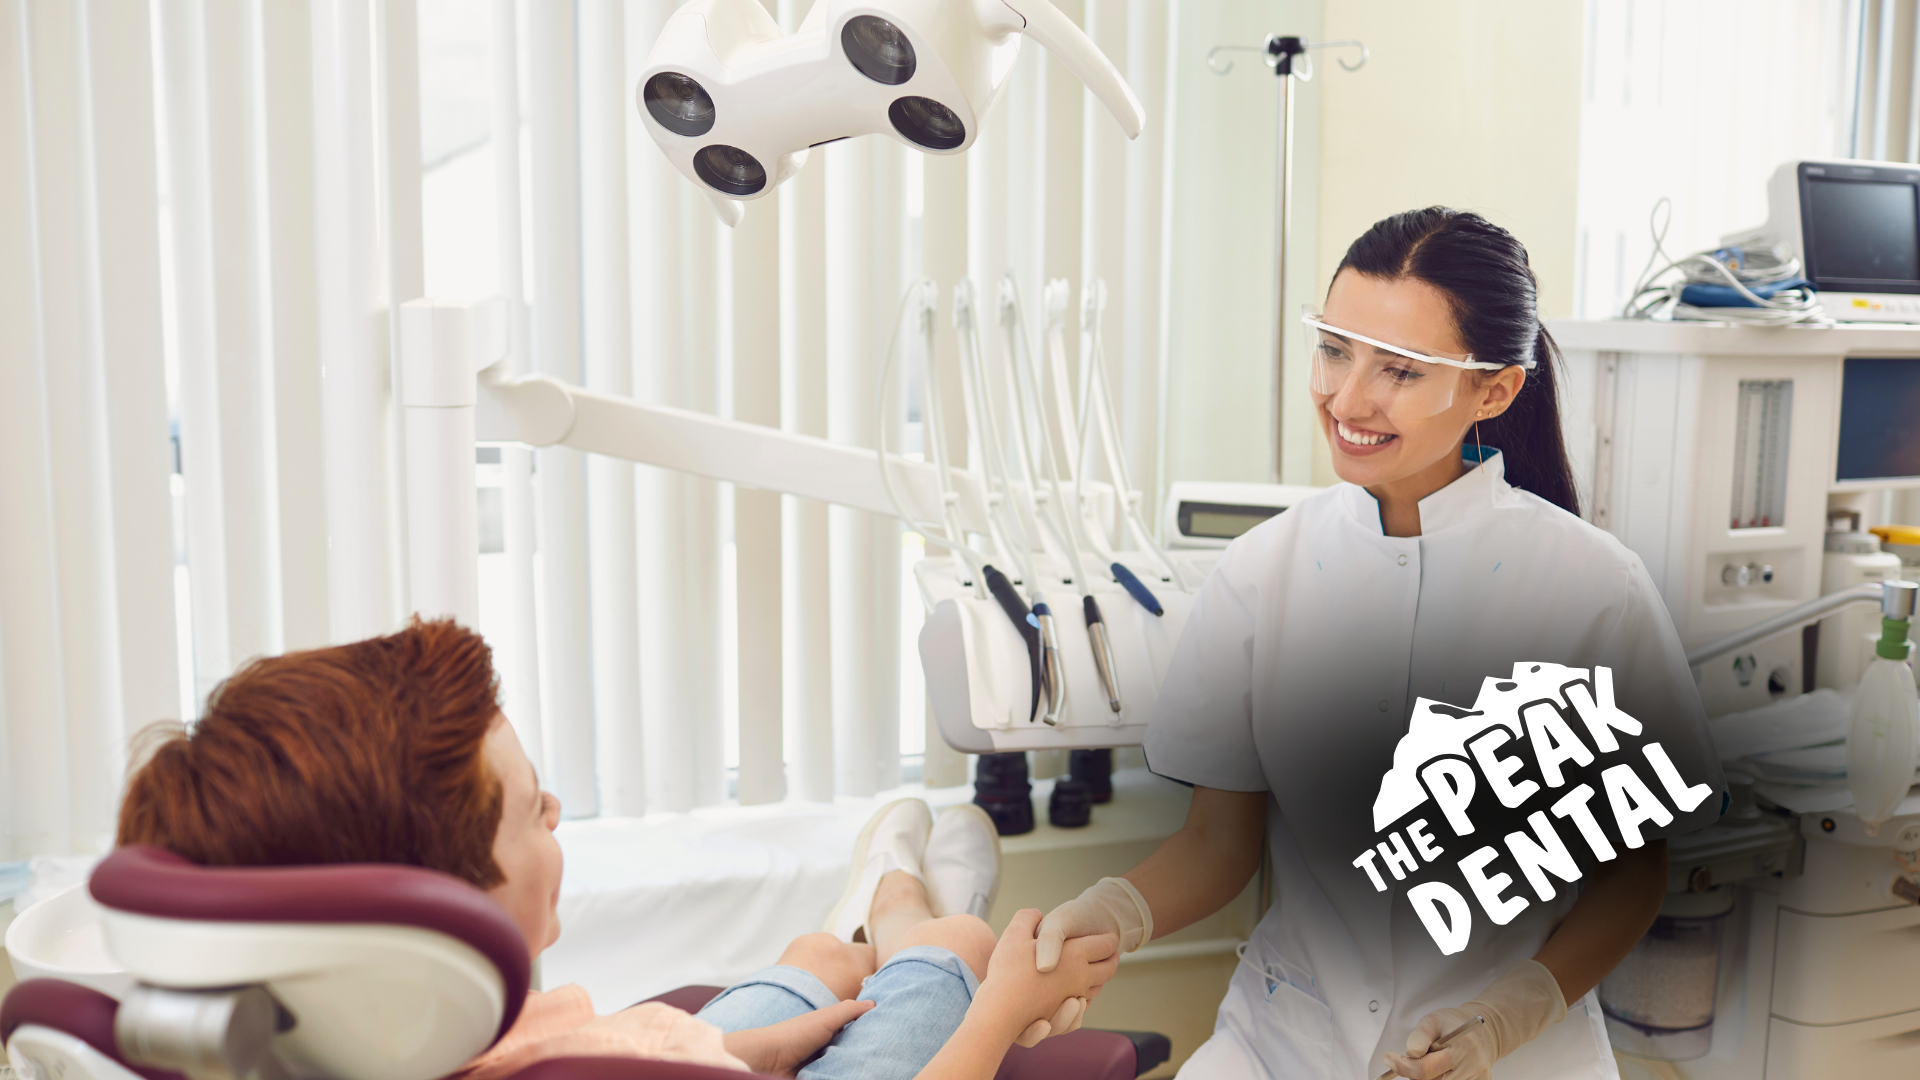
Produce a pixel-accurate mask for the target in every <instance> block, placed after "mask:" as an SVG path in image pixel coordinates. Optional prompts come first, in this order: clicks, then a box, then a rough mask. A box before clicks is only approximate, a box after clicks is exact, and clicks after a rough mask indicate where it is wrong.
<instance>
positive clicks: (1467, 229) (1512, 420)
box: [1334, 206, 1580, 515]
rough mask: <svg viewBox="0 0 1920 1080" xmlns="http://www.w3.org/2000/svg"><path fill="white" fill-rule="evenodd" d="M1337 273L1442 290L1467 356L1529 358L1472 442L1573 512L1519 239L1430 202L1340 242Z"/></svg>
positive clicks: (1521, 482) (1549, 372)
mask: <svg viewBox="0 0 1920 1080" xmlns="http://www.w3.org/2000/svg"><path fill="white" fill-rule="evenodd" d="M1340 270H1352V271H1354V272H1355V273H1360V274H1365V275H1367V276H1368V277H1374V278H1382V279H1385V280H1394V279H1397V278H1410V279H1412V280H1415V281H1421V282H1425V283H1426V284H1428V285H1431V286H1433V287H1434V288H1436V289H1438V290H1440V292H1441V293H1442V294H1444V295H1445V296H1446V298H1447V303H1448V305H1449V306H1450V307H1451V308H1452V309H1453V322H1454V329H1455V330H1456V331H1458V332H1459V335H1460V340H1461V341H1463V342H1465V343H1466V346H1467V349H1468V351H1469V352H1471V353H1473V356H1474V359H1476V360H1491V361H1495V362H1497V363H1504V364H1518V363H1523V362H1525V361H1526V360H1527V359H1529V358H1531V359H1532V360H1533V361H1534V369H1533V370H1532V371H1529V372H1527V380H1526V382H1525V383H1523V384H1522V385H1521V388H1520V393H1519V395H1518V396H1517V397H1515V398H1514V400H1513V404H1512V405H1511V406H1509V407H1508V408H1507V411H1506V412H1504V413H1501V414H1500V415H1499V416H1496V417H1494V418H1493V419H1491V420H1486V421H1483V422H1481V423H1480V425H1479V427H1480V432H1479V435H1480V441H1481V443H1482V444H1484V445H1486V446H1491V447H1498V448H1499V450H1500V456H1501V457H1502V458H1503V459H1505V460H1504V462H1503V465H1504V468H1505V471H1506V478H1507V482H1508V483H1510V484H1512V485H1513V486H1514V487H1518V488H1525V489H1526V490H1528V491H1531V492H1533V493H1534V494H1535V495H1538V496H1540V497H1541V498H1543V499H1545V500H1547V501H1548V502H1550V503H1552V504H1554V505H1555V506H1558V507H1560V508H1561V509H1563V510H1565V511H1567V512H1568V513H1570V514H1575V515H1578V514H1579V513H1580V499H1579V496H1578V494H1577V493H1576V492H1575V491H1574V487H1573V467H1572V465H1570V464H1569V463H1568V461H1567V447H1566V443H1565V442H1564V441H1563V440H1562V438H1561V434H1560V398H1559V386H1558V384H1559V381H1560V380H1559V373H1558V371H1556V368H1557V366H1558V364H1559V357H1560V349H1559V347H1558V346H1556V345H1555V344H1554V342H1553V336H1552V335H1550V334H1548V333H1547V328H1546V327H1544V326H1542V325H1540V313H1539V306H1538V302H1537V293H1538V291H1539V284H1538V283H1537V282H1536V281H1535V280H1534V276H1533V268H1532V266H1531V265H1529V263H1528V262H1527V249H1526V248H1525V247H1523V246H1522V245H1521V243H1520V241H1519V240H1517V239H1515V238H1514V236H1513V234H1512V233H1510V232H1508V231H1507V230H1505V229H1503V228H1501V227H1500V226H1498V225H1495V224H1494V223H1493V222H1491V221H1488V220H1487V219H1486V218H1483V217H1481V216H1480V215H1479V214H1475V213H1472V212H1471V211H1466V210H1450V209H1447V208H1446V207H1444V206H1430V207H1428V208H1426V209H1425V210H1409V211H1407V212H1406V213H1403V214H1395V215H1393V216H1392V217H1389V218H1385V219H1382V220H1381V221H1378V222H1375V223H1374V226H1373V227H1372V228H1370V229H1368V230H1367V231H1366V232H1365V233H1364V234H1362V235H1361V237H1360V238H1359V239H1358V240H1355V241H1354V242H1353V245H1352V246H1351V247H1349V248H1347V255H1346V258H1344V259H1342V260H1341V261H1340ZM1334 274H1335V276H1336V277H1337V276H1339V271H1338V270H1336V271H1335V272H1334ZM1467 437H1468V439H1472V438H1473V433H1472V432H1471V431H1469V432H1468V434H1467Z"/></svg>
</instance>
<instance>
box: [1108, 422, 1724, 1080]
mask: <svg viewBox="0 0 1920 1080" xmlns="http://www.w3.org/2000/svg"><path fill="white" fill-rule="evenodd" d="M1503 473H1504V469H1503V465H1502V462H1501V459H1500V457H1499V456H1498V455H1497V454H1495V455H1494V456H1492V457H1491V458H1490V459H1489V460H1488V461H1487V462H1486V463H1485V464H1484V465H1480V466H1478V467H1477V468H1473V469H1471V470H1470V471H1469V472H1468V473H1467V474H1466V475H1464V476H1462V477H1461V478H1460V479H1458V480H1456V481H1454V482H1453V483H1452V484H1450V485H1448V486H1447V487H1445V488H1443V489H1442V490H1440V491H1437V492H1435V493H1433V494H1432V495H1429V496H1427V497H1426V498H1425V499H1422V500H1421V501H1420V507H1419V508H1420V528H1421V535H1420V536H1418V537H1406V538H1402V537H1391V536H1387V535H1384V534H1383V532H1382V531H1381V525H1380V514H1379V505H1378V503H1376V502H1375V500H1374V499H1373V497H1372V496H1371V495H1369V494H1367V492H1366V490H1365V489H1363V488H1360V487H1356V486H1354V485H1352V484H1341V485H1338V486H1337V487H1334V488H1331V489H1329V490H1327V491H1325V492H1322V493H1319V494H1317V495H1315V496H1314V497H1312V498H1310V499H1307V500H1304V501H1302V502H1300V503H1298V504H1296V505H1295V506H1294V507H1293V508H1292V509H1290V510H1288V511H1287V512H1286V513H1284V514H1280V515H1278V516H1277V517H1275V518H1272V519H1270V520H1269V521H1267V522H1265V523H1263V524H1262V525H1260V526H1259V527H1257V528H1255V529H1253V530H1251V531H1249V532H1248V533H1247V534H1246V535H1245V536H1242V537H1241V538H1240V539H1238V540H1236V541H1235V542H1234V543H1233V544H1232V545H1230V546H1229V547H1228V548H1227V550H1226V552H1225V554H1224V555H1223V557H1222V558H1221V560H1220V563H1219V565H1218V566H1217V567H1216V568H1215V570H1214V571H1213V574H1212V575H1211V577H1210V578H1209V579H1208V580H1207V582H1206V584H1205V586H1204V587H1203V588H1202V590H1201V593H1200V596H1199V597H1198V599H1197V600H1196V602H1195V605H1194V608H1193V612H1192V614H1191V616H1190V617H1189V619H1188V622H1187V626H1186V630H1185V632H1184V634H1183V635H1182V637H1181V640H1180V644H1179V646H1178V648H1177V649H1176V651H1175V654H1174V657H1173V660H1172V663H1171V666H1170V667H1169V669H1168V671H1167V675H1166V679H1165V682H1164V685H1163V689H1162V691H1161V696H1160V699H1159V703H1158V706H1157V708H1156V711H1155V715H1154V719H1153V722H1152V725H1151V727H1150V728H1149V731H1148V734H1147V739H1146V752H1147V760H1148V763H1149V765H1150V766H1151V767H1152V768H1153V770H1154V771H1155V772H1157V773H1160V774H1161V775H1163V776H1167V777H1170V778H1172V779H1175V780H1180V781H1183V782H1185V783H1189V784H1196V785H1200V786H1204V787H1211V788H1219V789H1224V790H1229V791H1266V792H1269V793H1270V794H1271V798H1270V800H1269V803H1268V819H1267V836H1268V842H1269V844H1270V845H1271V847H1272V854H1273V865H1274V872H1275V886H1276V892H1275V902H1274V906H1273V908H1272V909H1271V910H1269V911H1268V912H1267V915H1266V917H1265V918H1264V919H1263V920H1262V921H1261V923H1260V926H1259V928H1258V929H1257V930H1256V931H1255V934H1254V940H1253V941H1252V942H1251V943H1250V945H1249V947H1248V949H1247V959H1248V960H1249V961H1250V963H1249V964H1243V965H1241V967H1240V968H1239V970H1238V974H1236V976H1235V977H1234V980H1233V984H1232V988H1231V990H1230V991H1229V993H1228V997H1227V1000H1226V1001H1225V1002H1224V1003H1223V1005H1222V1007H1221V1014H1220V1019H1219V1022H1218V1024H1217V1025H1216V1028H1215V1033H1214V1037H1213V1038H1212V1039H1211V1040H1210V1041H1209V1042H1208V1043H1207V1044H1206V1045H1205V1046H1203V1047H1202V1048H1201V1049H1200V1051H1199V1052H1197V1053H1196V1055H1195V1057H1194V1058H1193V1059H1192V1060H1191V1061H1190V1062H1189V1063H1188V1065H1187V1066H1186V1067H1185V1068H1184V1069H1183V1070H1182V1075H1183V1076H1193V1077H1232V1076H1248V1077H1263V1078H1265V1077H1284V1078H1286V1080H1292V1078H1293V1077H1295V1076H1313V1077H1319V1076H1338V1077H1355V1078H1364V1080H1373V1078H1374V1077H1377V1076H1378V1075H1379V1074H1380V1072H1381V1071H1382V1070H1383V1069H1384V1067H1385V1066H1384V1062H1383V1060H1382V1056H1381V1055H1382V1053H1383V1052H1384V1051H1386V1050H1390V1049H1391V1050H1395V1051H1400V1050H1404V1048H1405V1044H1406V1038H1407V1035H1408V1033H1409V1032H1410V1031H1411V1030H1412V1029H1413V1027H1414V1026H1415V1025H1416V1024H1417V1023H1418V1022H1419V1020H1420V1018H1421V1017H1422V1016H1423V1015H1425V1014H1426V1013H1428V1012H1430V1011H1432V1010H1434V1009H1438V1008H1443V1007H1448V1006H1457V1005H1461V1004H1463V1003H1465V1002H1467V1001H1469V1000H1471V999H1472V998H1473V997H1474V995H1476V994H1478V993H1479V992H1480V991H1481V990H1482V989H1483V988H1485V987H1486V985H1487V984H1488V983H1489V982H1491V981H1492V980H1493V979H1494V978H1496V977H1498V976H1499V975H1500V974H1502V973H1503V972H1505V971H1506V970H1507V969H1508V968H1509V967H1511V966H1512V965H1513V964H1515V963H1517V962H1519V961H1521V960H1524V959H1527V958H1528V957H1531V956H1532V955H1533V954H1534V953H1535V952H1537V951H1538V950H1539V948H1540V946H1541V945H1542V944H1543V943H1544V942H1545V941H1546V939H1547V937H1548V936H1549V935H1550V934H1551V932H1552V931H1553V929H1554V927H1555V926H1556V925H1558V923H1559V922H1560V921H1561V920H1562V919H1563V918H1564V917H1565V916H1566V913H1567V911H1569V910H1570V909H1571V908H1572V906H1573V902H1574V899H1575V895H1574V893H1575V890H1574V889H1573V888H1561V889H1560V890H1559V892H1558V895H1557V897H1556V898H1555V899H1554V900H1552V901H1539V900H1538V899H1537V897H1533V896H1531V895H1528V899H1529V900H1531V901H1533V902H1532V904H1531V906H1530V907H1528V908H1527V909H1526V910H1525V911H1524V912H1522V913H1521V914H1520V915H1519V916H1518V917H1517V918H1515V919H1514V920H1513V921H1512V922H1510V923H1508V924H1507V925H1505V926H1501V927H1496V926H1493V925H1492V924H1491V921H1490V920H1489V919H1488V918H1487V917H1486V915H1485V914H1484V912H1482V911H1481V910H1479V909H1478V908H1477V907H1476V908H1475V909H1474V916H1475V919H1474V924H1473V932H1472V935H1471V937H1470V939H1469V941H1468V944H1467V946H1466V948H1465V949H1464V950H1463V951H1461V952H1457V953H1455V954H1453V955H1451V956H1443V955H1442V954H1441V953H1440V952H1439V949H1438V947H1437V946H1436V945H1435V944H1434V942H1433V940H1432V939H1431V938H1430V937H1429V936H1428V934H1427V933H1426V931H1425V929H1424V928H1423V926H1422V924H1421V923H1420V921H1419V918H1418V916H1417V914H1416V913H1415V911H1414V909H1413V907H1412V906H1411V905H1410V904H1409V902H1408V901H1407V899H1406V895H1405V891H1404V888H1403V887H1392V888H1389V890H1388V891H1387V892H1384V893H1382V892H1378V891H1376V890H1375V888H1374V887H1373V885H1372V884H1371V883H1370V881H1369V879H1368V877H1367V875H1366V874H1364V873H1362V872H1361V871H1360V870H1357V869H1355V868H1354V866H1353V860H1354V858H1355V856H1356V855H1358V854H1359V853H1361V852H1363V851H1365V850H1366V849H1367V848H1368V846H1369V845H1370V844H1371V843H1373V842H1374V841H1376V840H1378V839H1380V838H1379V837H1377V836H1375V835H1374V832H1373V824H1374V823H1373V820H1372V806H1373V800H1374V797H1375V794H1376V792H1377V791H1378V789H1379V785H1380V778H1381V777H1382V775H1383V774H1385V773H1386V772H1387V770H1388V769H1389V768H1390V767H1391V766H1392V764H1393V751H1394V748H1395V746H1396V744H1397V743H1398V742H1399V740H1400V737H1401V736H1402V735H1403V734H1405V733H1406V732H1407V727H1408V718H1409V716H1410V714H1411V712H1412V709H1413V706H1414V700H1415V698H1417V697H1427V698H1431V699H1434V700H1437V701H1443V702H1448V703H1452V704H1454V705H1459V706H1471V705H1472V704H1473V702H1474V700H1475V695H1476V693H1477V691H1478V690H1479V688H1480V685H1481V683H1482V681H1483V680H1484V679H1486V678H1488V677H1502V676H1505V675H1507V674H1509V673H1510V672H1511V671H1512V669H1513V665H1514V664H1515V663H1518V662H1522V661H1536V662H1550V663H1558V664H1564V665H1567V666H1571V667H1582V668H1591V667H1593V666H1596V665H1604V666H1607V667H1610V668H1612V669H1613V672H1614V676H1613V678H1614V685H1615V689H1616V694H1617V697H1618V702H1619V705H1620V708H1622V709H1623V710H1624V711H1626V712H1627V713H1628V714H1629V715H1631V716H1634V717H1636V718H1638V719H1639V720H1640V721H1642V723H1643V724H1644V725H1645V731H1644V733H1643V738H1644V739H1657V740H1659V741H1660V742H1661V744H1662V745H1663V746H1664V747H1665V748H1666V750H1667V751H1668V753H1669V755H1670V756H1671V759H1672V761H1673V762H1674V764H1675V765H1676V766H1677V767H1678V769H1679V771H1680V773H1681V774H1682V775H1684V776H1685V777H1687V778H1688V779H1689V780H1690V781H1692V780H1699V779H1701V778H1707V782H1708V783H1710V784H1711V785H1712V786H1713V789H1714V792H1715V794H1714V795H1712V796H1710V797H1708V798H1707V799H1706V801H1705V802H1703V803H1701V804H1700V805H1699V806H1698V807H1696V808H1695V810H1694V811H1693V812H1692V813H1682V814H1678V815H1677V816H1676V818H1675V820H1674V821H1673V823H1672V824H1671V825H1669V826H1667V827H1664V828H1649V829H1647V830H1646V835H1647V836H1648V837H1649V838H1652V837H1657V836H1665V835H1673V834H1677V833H1683V832H1688V831H1692V830H1693V829H1696V828H1699V827H1701V826H1702V825H1705V824H1707V823H1709V822H1711V821H1712V820H1713V819H1714V818H1715V817H1717V816H1718V813H1719V812H1720V810H1721V807H1722V805H1723V803H1722V799H1721V798H1720V796H1719V792H1720V791H1721V790H1722V789H1723V784H1722V780H1721V777H1720V773H1719V768H1718V765H1717V762H1716V759H1715V756H1714V753H1713V748H1712V743H1711V740H1710V738H1709V736H1708V734H1707V729H1706V723H1705V717H1704V715H1703V713H1702V711H1701V707H1700V701H1699V695H1698V692H1697V690H1696V688H1695V686H1694V682H1693V678H1692V674H1691V672H1690V671H1689V669H1688V667H1687V664H1686V660H1685V657H1684V653H1683V652H1682V650H1681V648H1680V642H1679V638H1678V636H1677V635H1676V634H1675V632H1674V629H1673V622H1672V619H1671V617H1670V616H1669V615H1668V613H1667V609H1666V607H1665V606H1664V605H1663V604H1662V602H1661V600H1660V597H1659V594H1658V593H1657V592H1656V591H1655V589H1654V586H1653V582H1652V580H1651V579H1650V578H1649V577H1648V576H1647V572H1646V569H1645V567H1644V566H1642V564H1641V562H1640V559H1639V558H1638V557H1637V556H1636V555H1634V554H1633V553H1632V552H1631V551H1629V550H1627V549H1626V548H1625V547H1624V546H1622V545H1621V544H1620V543H1619V542H1618V541H1617V540H1616V539H1614V538H1613V537H1612V536H1610V535H1609V534H1607V533H1605V532H1603V531H1602V530H1600V529H1598V528H1595V527H1594V526H1592V525H1589V524H1587V523H1586V522H1584V521H1582V520H1580V519H1579V518H1577V517H1575V516H1573V515H1572V514H1569V513H1567V512H1565V511H1564V510H1561V509H1560V508H1558V507H1556V506H1554V505H1552V504H1551V503H1548V502H1547V501H1545V500H1544V499H1541V498H1539V497H1537V496H1535V495H1533V494H1532V493H1530V492H1527V491H1523V490H1520V489H1516V488H1513V487H1511V486H1510V485H1508V484H1507V483H1506V481H1505V480H1504V478H1503ZM1429 816H1435V817H1437V816H1438V815H1429ZM1492 835H1493V836H1496V837H1497V836H1499V835H1501V834H1500V833H1499V832H1494V833H1493V834H1492ZM1455 842H1456V843H1457V842H1458V840H1457V838H1456V841H1455ZM1477 842H1478V841H1477V840H1476V843H1477ZM1495 842H1497V841H1495ZM1464 853H1465V852H1464V851H1456V852H1455V855H1454V857H1455V858H1457V857H1458V856H1459V855H1461V854H1464ZM1591 861H1592V859H1591V857H1590V856H1588V857H1587V858H1585V859H1584V863H1591ZM1515 876H1516V877H1518V875H1517V874H1516V875H1515ZM1387 884H1388V885H1389V886H1395V883H1394V882H1393V881H1391V880H1389V881H1388V882H1387ZM1520 891H1521V893H1522V894H1525V890H1524V888H1522V889H1521V890H1520ZM1509 895H1512V894H1509ZM1256 969H1259V970H1256ZM1260 971H1264V972H1265V973H1266V974H1265V976H1264V977H1263V976H1262V974H1260ZM1494 1075H1495V1077H1497V1078H1502V1080H1512V1078H1522V1077H1525V1078H1529V1080H1531V1078H1536V1077H1537V1078H1547V1077H1553V1078H1560V1077H1569V1078H1571V1077H1581V1078H1588V1077H1594V1078H1598V1077H1614V1076H1616V1075H1617V1072H1616V1070H1615V1068H1614V1064H1613V1059H1612V1056H1611V1053H1610V1052H1609V1050H1608V1045H1607V1040H1606V1035H1605V1030H1604V1027H1603V1026H1602V1023H1601V1018H1600V1014H1599V1007H1598V1005H1597V1003H1596V1002H1595V999H1594V997H1593V995H1592V994H1589V995H1587V997H1586V998H1585V999H1584V1000H1583V1001H1581V1002H1574V1003H1572V1008H1571V1009H1570V1011H1569V1017H1568V1020H1567V1022H1565V1023H1562V1024H1559V1025H1556V1026H1555V1027H1554V1028H1552V1029H1549V1031H1548V1032H1547V1033H1546V1034H1543V1035H1542V1036H1541V1037H1540V1038H1539V1039H1537V1040H1535V1042H1534V1043H1533V1044H1529V1045H1528V1046H1526V1047H1523V1048H1522V1049H1521V1050H1520V1051H1519V1052H1518V1053H1516V1054H1515V1055H1513V1056H1512V1057H1509V1058H1507V1059H1506V1060H1504V1061H1502V1062H1501V1063H1500V1065H1499V1066H1498V1067H1496V1069H1495V1070H1494Z"/></svg>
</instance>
